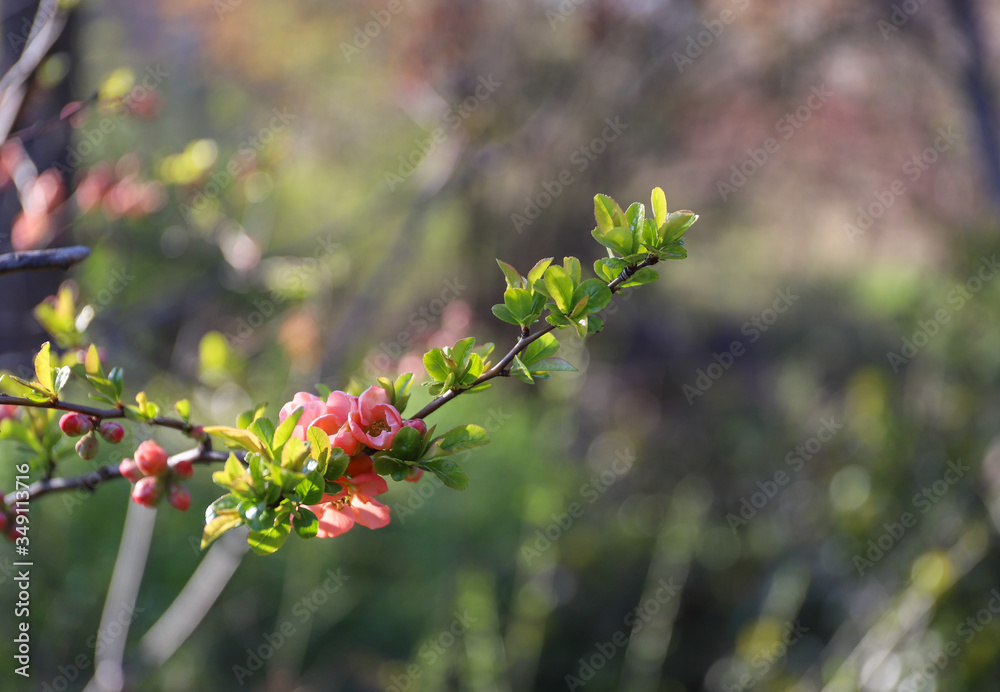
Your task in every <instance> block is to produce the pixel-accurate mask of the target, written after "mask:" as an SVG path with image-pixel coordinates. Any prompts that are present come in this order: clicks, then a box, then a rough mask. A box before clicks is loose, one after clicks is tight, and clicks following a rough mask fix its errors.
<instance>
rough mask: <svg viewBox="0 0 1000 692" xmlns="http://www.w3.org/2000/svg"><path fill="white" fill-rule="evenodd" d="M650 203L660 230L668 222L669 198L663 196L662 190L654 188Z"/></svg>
mask: <svg viewBox="0 0 1000 692" xmlns="http://www.w3.org/2000/svg"><path fill="white" fill-rule="evenodd" d="M649 201H650V206H651V207H652V209H653V216H654V217H655V218H656V227H657V228H659V227H660V226H662V225H663V224H664V222H665V221H666V220H667V196H666V195H665V194H663V190H662V188H659V187H654V188H653V194H652V195H651V196H650V200H649Z"/></svg>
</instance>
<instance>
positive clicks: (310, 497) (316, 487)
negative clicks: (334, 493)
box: [295, 469, 326, 505]
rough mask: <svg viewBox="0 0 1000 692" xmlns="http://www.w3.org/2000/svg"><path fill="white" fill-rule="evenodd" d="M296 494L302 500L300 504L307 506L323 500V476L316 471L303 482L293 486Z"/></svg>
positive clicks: (324, 481) (324, 482) (324, 485)
mask: <svg viewBox="0 0 1000 692" xmlns="http://www.w3.org/2000/svg"><path fill="white" fill-rule="evenodd" d="M295 492H296V494H297V495H298V496H299V497H300V498H302V502H303V503H305V504H307V505H315V504H317V503H319V502H320V501H321V500H322V499H323V493H324V492H326V480H325V479H324V478H323V474H322V473H320V472H319V470H318V469H317V470H316V471H313V472H312V473H310V474H309V475H308V476H306V478H305V480H304V481H302V482H301V483H299V484H298V485H297V486H295Z"/></svg>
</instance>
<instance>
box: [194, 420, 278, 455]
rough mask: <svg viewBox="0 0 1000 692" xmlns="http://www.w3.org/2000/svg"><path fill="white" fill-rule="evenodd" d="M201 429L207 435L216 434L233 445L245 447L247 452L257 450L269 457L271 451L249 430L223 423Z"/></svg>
mask: <svg viewBox="0 0 1000 692" xmlns="http://www.w3.org/2000/svg"><path fill="white" fill-rule="evenodd" d="M202 430H204V431H205V432H206V433H208V434H209V435H217V436H218V437H221V438H222V439H223V440H225V441H226V442H227V443H229V444H231V445H232V446H234V447H238V448H239V449H245V450H247V451H248V452H257V453H258V454H261V455H263V456H265V457H267V458H268V459H270V458H271V452H270V450H269V449H268V448H267V446H266V445H264V444H263V443H262V442H261V440H260V438H258V437H257V436H256V435H255V434H254V433H252V432H250V431H249V430H241V429H240V428H230V427H228V426H225V425H206V426H205V427H204V428H202Z"/></svg>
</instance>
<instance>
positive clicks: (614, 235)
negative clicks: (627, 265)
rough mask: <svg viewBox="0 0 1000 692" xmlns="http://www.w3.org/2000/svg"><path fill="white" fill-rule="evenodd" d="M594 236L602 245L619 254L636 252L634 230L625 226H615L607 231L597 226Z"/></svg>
mask: <svg viewBox="0 0 1000 692" xmlns="http://www.w3.org/2000/svg"><path fill="white" fill-rule="evenodd" d="M593 236H594V239H595V240H596V241H597V242H599V243H600V244H601V245H603V246H604V247H606V248H608V249H610V250H613V251H614V252H617V253H618V254H619V255H630V254H632V253H633V252H635V246H634V244H633V243H634V238H633V236H632V231H630V230H629V229H628V228H627V227H625V226H615V227H614V228H612V229H610V230H607V231H601V230H600V229H597V228H595V229H594V231H593Z"/></svg>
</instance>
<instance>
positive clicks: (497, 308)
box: [493, 303, 521, 326]
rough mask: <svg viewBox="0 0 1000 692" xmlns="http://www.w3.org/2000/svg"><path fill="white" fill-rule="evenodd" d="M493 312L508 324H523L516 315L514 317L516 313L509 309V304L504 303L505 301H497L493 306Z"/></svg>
mask: <svg viewBox="0 0 1000 692" xmlns="http://www.w3.org/2000/svg"><path fill="white" fill-rule="evenodd" d="M493 314H494V315H496V316H497V318H499V319H501V320H503V321H504V322H506V323H507V324H515V325H518V326H520V324H521V322H520V321H519V320H518V319H517V318H516V317H514V314H513V313H512V312H511V311H510V310H508V309H507V306H506V305H504V304H503V303H497V304H496V305H494V306H493Z"/></svg>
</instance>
